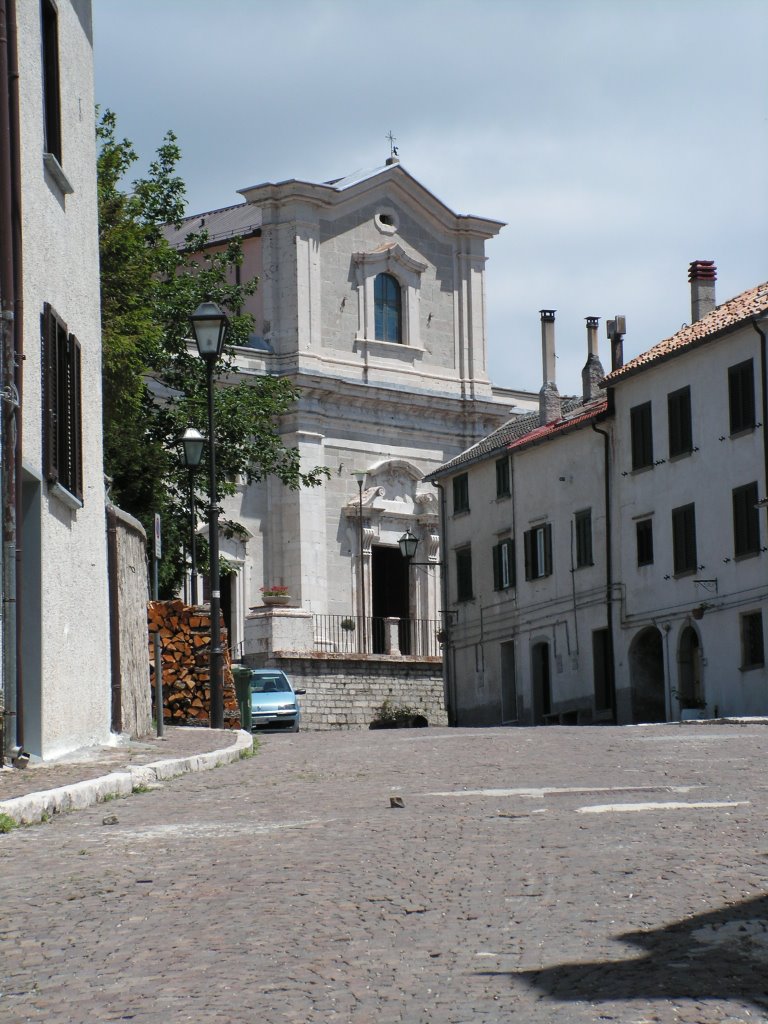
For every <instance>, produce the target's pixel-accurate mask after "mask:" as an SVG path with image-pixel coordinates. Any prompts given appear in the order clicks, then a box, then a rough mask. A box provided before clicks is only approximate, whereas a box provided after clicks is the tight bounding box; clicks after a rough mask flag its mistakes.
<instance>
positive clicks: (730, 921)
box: [505, 896, 768, 1010]
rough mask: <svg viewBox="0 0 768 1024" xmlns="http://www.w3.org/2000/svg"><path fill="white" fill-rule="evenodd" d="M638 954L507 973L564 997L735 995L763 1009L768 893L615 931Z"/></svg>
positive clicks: (766, 1003) (767, 995) (766, 1000)
mask: <svg viewBox="0 0 768 1024" xmlns="http://www.w3.org/2000/svg"><path fill="white" fill-rule="evenodd" d="M618 938H619V939H620V940H621V941H623V942H630V943H633V944H634V945H636V946H639V947H641V948H642V949H644V950H645V953H646V955H645V956H644V957H640V958H637V959H627V960H615V961H611V960H609V961H605V960H603V961H596V962H584V963H566V964H558V965H556V966H553V967H547V968H544V969H543V970H529V971H512V972H505V973H508V974H510V976H512V977H515V978H520V979H522V980H523V981H525V982H527V983H528V984H529V985H531V986H533V987H535V988H538V989H540V990H541V991H542V992H545V993H547V994H548V995H550V996H554V997H555V998H557V999H559V1000H563V1001H569V1000H571V1001H582V1000H584V999H588V1000H591V1001H606V1002H607V1001H614V1000H624V999H697V1000H705V999H712V1000H721V1001H722V1000H735V1001H738V1002H740V1003H752V1004H753V1005H755V1006H756V1007H758V1008H760V1009H761V1010H765V1009H768V898H767V897H765V896H760V897H757V898H755V899H752V900H748V901H746V902H744V903H740V904H735V905H734V906H732V907H725V908H723V909H722V910H718V911H713V912H711V913H708V914H700V915H697V916H695V917H691V918H688V919H686V920H685V921H679V922H675V923H674V924H671V925H668V926H667V927H664V928H657V929H654V930H652V931H642V932H627V933H625V934H624V935H620V936H618Z"/></svg>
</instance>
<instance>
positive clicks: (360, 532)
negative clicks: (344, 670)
mask: <svg viewBox="0 0 768 1024" xmlns="http://www.w3.org/2000/svg"><path fill="white" fill-rule="evenodd" d="M354 476H355V480H357V494H358V504H357V515H358V518H357V528H358V537H359V542H360V594H361V598H362V600H361V604H362V612H363V628H362V629H361V630H360V637H361V640H362V648H363V653H365V650H366V639H365V633H366V629H365V627H366V622H365V555H364V553H363V481H364V480H365V472H364V471H363V470H358V471H357V472H356V473H355V474H354Z"/></svg>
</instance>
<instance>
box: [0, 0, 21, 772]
mask: <svg viewBox="0 0 768 1024" xmlns="http://www.w3.org/2000/svg"><path fill="white" fill-rule="evenodd" d="M10 6H11V7H13V0H11V3H10ZM7 8H8V4H7V2H6V0H0V336H1V343H2V351H1V352H0V383H1V384H2V441H3V451H2V534H3V541H2V561H3V587H2V593H3V610H2V631H3V668H2V677H3V698H4V700H3V704H4V706H3V719H4V722H3V725H4V728H3V744H4V748H5V749H4V750H3V756H5V755H6V754H8V755H10V756H11V757H12V758H13V757H15V756H16V755H17V754H18V753H19V752H20V750H21V746H22V735H21V729H22V723H21V721H20V720H19V719H20V715H19V714H18V712H19V711H20V703H21V701H20V699H19V697H20V695H19V693H18V679H17V660H18V657H17V633H16V593H17V584H16V522H17V500H16V499H17V495H16V492H17V476H18V469H17V451H18V449H17V443H16V440H17V439H16V430H17V411H18V407H19V396H18V392H17V390H16V339H15V330H14V328H15V323H14V312H15V310H14V306H15V302H14V298H15V296H14V283H15V280H16V273H15V260H14V249H13V241H14V232H13V198H12V197H13V192H14V190H13V167H14V158H13V143H14V140H13V137H12V134H11V89H10V50H11V46H10V41H9V26H8V10H7ZM11 720H13V721H11ZM7 726H10V728H7Z"/></svg>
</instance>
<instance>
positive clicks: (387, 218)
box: [374, 209, 398, 235]
mask: <svg viewBox="0 0 768 1024" xmlns="http://www.w3.org/2000/svg"><path fill="white" fill-rule="evenodd" d="M374 220H375V222H376V227H377V228H378V229H379V231H381V232H382V233H383V234H385V235H394V233H395V232H396V231H397V227H398V222H397V215H396V213H395V211H394V210H390V209H384V210H379V212H378V213H377V214H376V216H375V217H374Z"/></svg>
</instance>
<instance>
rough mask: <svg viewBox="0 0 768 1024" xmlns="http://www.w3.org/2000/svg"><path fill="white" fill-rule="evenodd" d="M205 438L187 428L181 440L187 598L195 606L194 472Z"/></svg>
mask: <svg viewBox="0 0 768 1024" xmlns="http://www.w3.org/2000/svg"><path fill="white" fill-rule="evenodd" d="M204 444H205V438H204V437H203V435H202V434H201V433H200V431H199V430H195V428H194V427H187V429H186V430H185V431H184V436H183V437H182V439H181V451H182V460H183V462H184V465H185V466H186V467H187V473H188V475H189V550H190V555H191V557H192V566H191V575H190V581H189V582H190V586H189V597H190V604H197V543H196V541H197V530H196V529H195V526H196V523H197V516H196V515H195V472H196V470H197V467H198V466H199V465H200V460H201V459H202V457H203V445H204Z"/></svg>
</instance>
